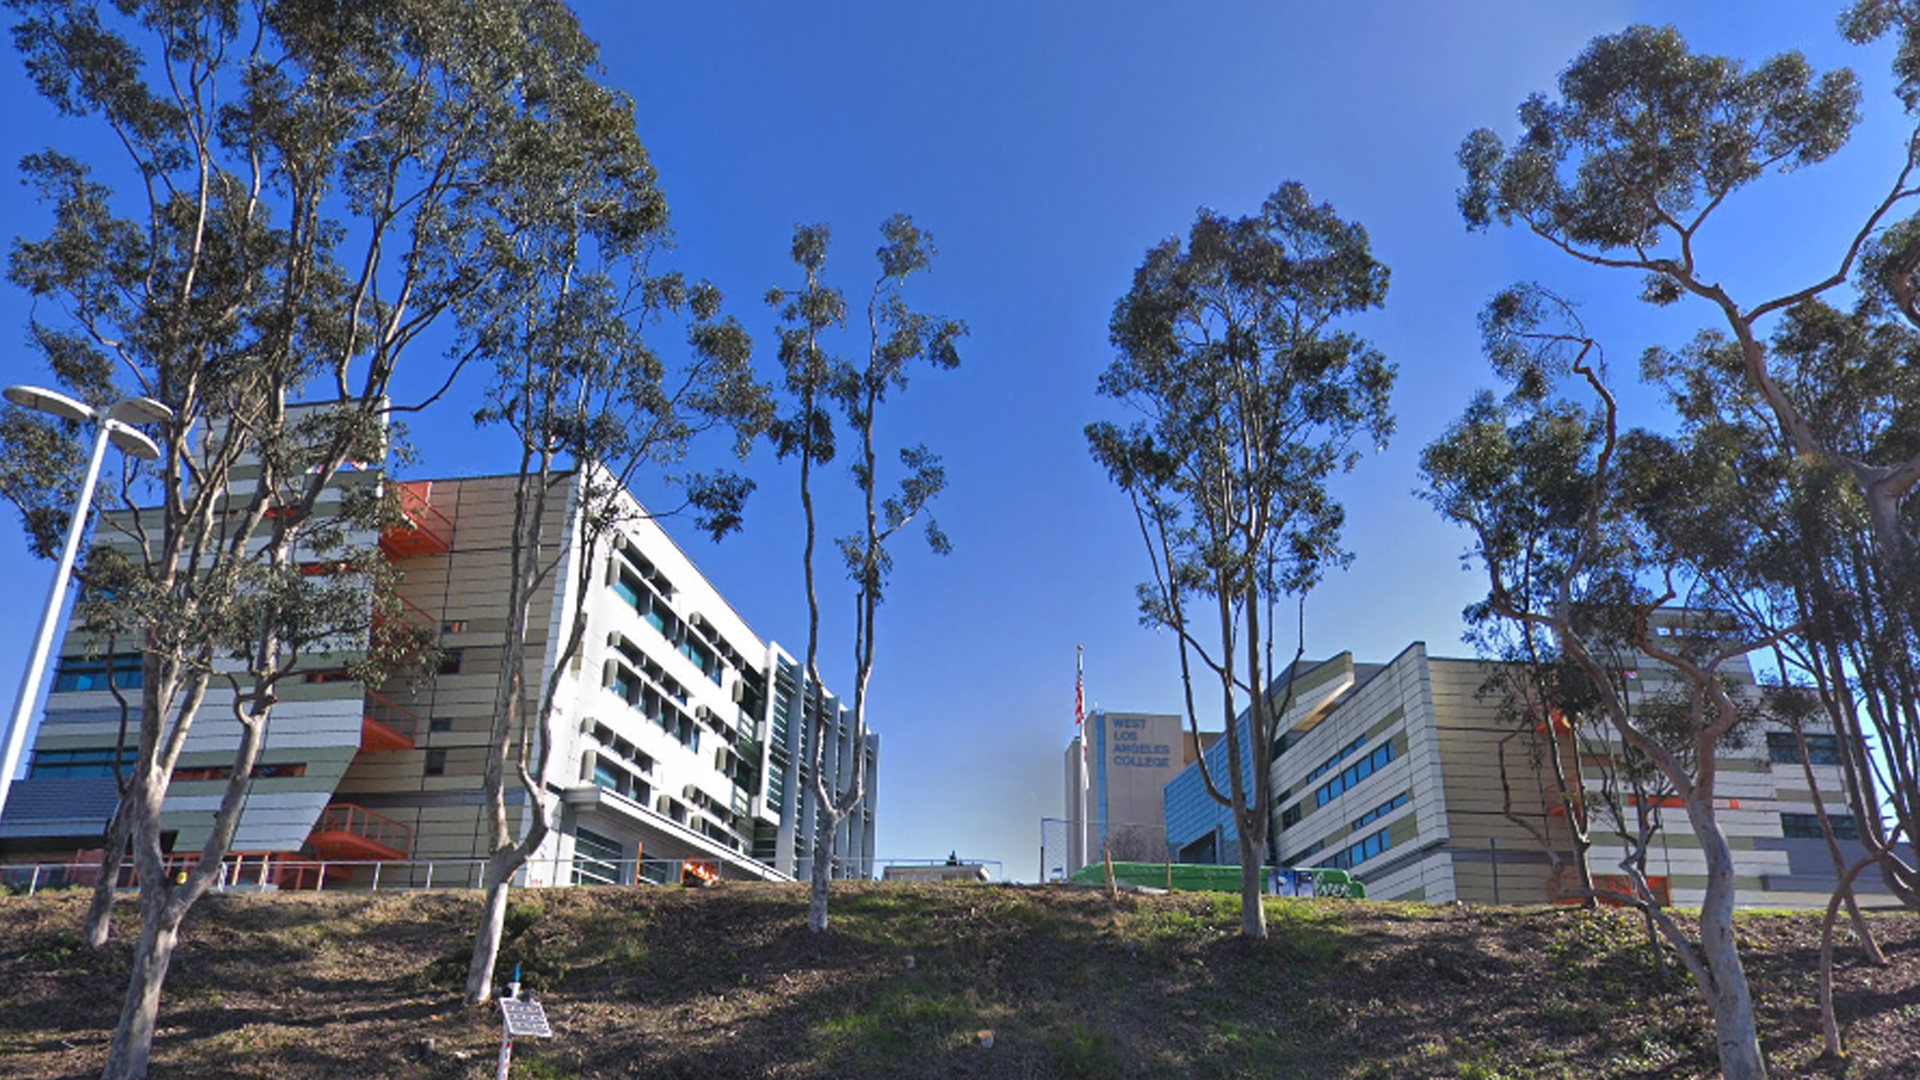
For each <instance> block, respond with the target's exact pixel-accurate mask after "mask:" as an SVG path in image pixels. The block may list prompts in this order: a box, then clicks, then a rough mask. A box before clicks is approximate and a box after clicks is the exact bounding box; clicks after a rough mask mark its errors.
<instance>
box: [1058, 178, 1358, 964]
mask: <svg viewBox="0 0 1920 1080" xmlns="http://www.w3.org/2000/svg"><path fill="white" fill-rule="evenodd" d="M1387 277H1388V275H1387V268H1386V267H1385V266H1384V265H1382V264H1381V263H1379V262H1378V261H1376V260H1375V259H1374V258H1373V254H1372V252H1371V250H1370V249H1369V247H1368V244H1367V234H1366V230H1365V229H1363V228H1361V227H1360V226H1359V225H1358V224H1356V223H1353V222H1350V221H1346V220H1344V219H1342V218H1340V217H1339V216H1338V215H1337V214H1335V212H1334V210H1333V207H1332V206H1330V205H1328V204H1326V203H1318V204H1316V203H1314V202H1312V201H1311V200H1310V199H1309V197H1308V195H1307V192H1306V189H1305V188H1303V187H1302V186H1300V185H1299V184H1297V183H1288V184H1283V185H1282V186H1281V187H1280V188H1279V189H1278V190H1276V191H1275V192H1274V193H1273V194H1272V195H1271V196H1269V197H1268V198H1267V200H1266V202H1265V204H1263V205H1262V207H1261V210H1260V213H1259V214H1258V215H1255V216H1252V217H1244V218H1227V217H1224V216H1222V215H1220V214H1217V213H1215V212H1213V211H1210V210H1202V211H1201V212H1200V214H1199V217H1198V218H1197V219H1196V220H1195V222H1194V224H1193V227H1192V229H1191V230H1190V231H1189V233H1188V236H1187V238H1186V241H1185V243H1182V242H1181V240H1180V239H1178V238H1172V239H1168V240H1166V241H1164V242H1162V243H1160V244H1158V245H1156V246H1155V247H1153V248H1152V249H1151V250H1149V251H1148V252H1147V255H1146V259H1145V261H1143V262H1142V263H1141V265H1140V267H1139V269H1137V270H1136V271H1134V276H1133V286H1132V288H1131V289H1129V290H1128V292H1127V294H1126V295H1125V296H1123V297H1121V299H1120V300H1119V302H1118V303H1116V304H1115V305H1114V312H1113V319H1112V323H1111V327H1110V329H1111V335H1112V341H1113V345H1114V349H1115V350H1116V352H1117V353H1118V354H1119V355H1118V356H1117V357H1116V358H1115V359H1114V361H1113V363H1112V364H1111V365H1110V366H1109V367H1108V368H1107V370H1106V372H1105V373H1104V374H1102V375H1101V377H1100V392H1101V393H1102V394H1103V395H1105V396H1107V397H1110V398H1113V399H1115V400H1116V401H1119V402H1121V403H1122V404H1123V405H1125V406H1126V407H1128V408H1129V409H1131V410H1134V411H1135V412H1137V413H1139V414H1140V416H1141V418H1140V419H1137V420H1135V421H1134V422H1133V423H1131V424H1130V425H1128V426H1126V427H1121V426H1120V425H1118V424H1114V423H1111V422H1106V421H1102V422H1099V423H1094V424H1089V425H1088V426H1087V429H1086V434H1087V441H1088V445H1089V447H1090V449H1091V450H1092V452H1093V456H1094V458H1095V459H1096V460H1098V461H1099V462H1100V464H1101V465H1102V466H1104V467H1105V468H1106V470H1107V474H1108V476H1109V477H1111V478H1112V480H1113V482H1114V483H1115V484H1117V485H1118V486H1119V487H1120V488H1121V489H1122V490H1123V491H1125V492H1126V493H1127V495H1128V496H1129V498H1130V499H1131V500H1132V502H1133V508H1134V513H1135V515H1136V516H1137V518H1138V520H1139V525H1140V531H1141V536H1142V538H1143V539H1144V541H1145V543H1146V545H1147V555H1148V562H1149V563H1150V565H1151V567H1152V577H1151V579H1150V580H1149V581H1147V582H1146V583H1145V584H1143V585H1141V586H1140V587H1139V590H1138V591H1139V597H1140V612H1141V621H1142V623H1144V624H1145V625H1147V626H1150V627H1156V628H1163V629H1166V630H1169V631H1171V632H1172V634H1173V636H1174V638H1175V641H1176V644H1177V646H1178V650H1179V655H1180V665H1181V677H1182V681H1183V685H1184V688H1185V696H1186V711H1187V716H1188V720H1189V722H1190V724H1191V725H1192V727H1193V730H1194V731H1195V732H1196V734H1197V732H1198V731H1199V725H1200V710H1199V708H1198V706H1197V703H1196V699H1195V694H1196V689H1195V685H1194V683H1195V672H1194V668H1195V666H1196V665H1198V667H1199V669H1200V676H1201V678H1202V679H1210V680H1211V681H1212V687H1211V689H1214V690H1217V692H1218V695H1219V709H1220V714H1219V715H1220V717H1221V720H1222V722H1223V724H1224V725H1225V731H1226V734H1225V742H1226V745H1227V765H1228V773H1229V775H1228V776H1227V777H1226V778H1225V780H1224V783H1223V782H1222V780H1221V778H1218V777H1215V776H1214V775H1213V771H1212V770H1211V769H1210V768H1208V767H1207V766H1206V764H1205V762H1204V759H1203V761H1202V776H1203V777H1204V780H1205V783H1206V787H1207V791H1208V794H1209V795H1211V796H1212V797H1213V798H1214V799H1215V800H1216V801H1218V802H1219V803H1220V804H1221V805H1223V806H1226V807H1229V808H1230V809H1231V810H1232V812H1233V817H1234V827H1235V829H1236V830H1237V832H1238V833H1239V839H1240V862H1241V871H1242V872H1241V884H1242V907H1241V910H1242V930H1243V932H1244V933H1246V934H1247V935H1248V936H1250V937H1264V936H1265V934H1266V924H1265V918H1264V915H1263V913H1262V910H1261V907H1260V901H1259V891H1260V867H1261V866H1262V864H1263V862H1264V860H1265V859H1266V857H1267V852H1268V837H1269V830H1270V824H1271V822H1270V818H1271V812H1272V809H1273V807H1272V802H1273V799H1272V792H1271V790H1270V780H1269V778H1268V771H1267V765H1268V763H1269V762H1271V761H1272V760H1273V757H1274V753H1275V751H1274V747H1275V746H1276V745H1277V740H1278V737H1279V732H1278V730H1277V726H1278V724H1279V722H1280V719H1281V717H1283V716H1284V715H1285V713H1286V711H1287V708H1288V702H1287V701H1281V702H1274V701H1272V700H1270V695H1269V694H1268V682H1269V680H1270V679H1271V678H1272V677H1273V676H1274V675H1276V674H1277V673H1278V669H1277V668H1276V667H1275V665H1274V661H1273V641H1274V638H1275V637H1276V636H1277V635H1278V627H1277V626H1276V625H1275V618H1274V610H1275V606H1276V604H1277V603H1278V602H1279V601H1280V600H1282V599H1285V598H1289V597H1292V598H1298V599H1299V600H1300V601H1301V604H1302V612H1303V614H1302V619H1303V620H1304V600H1305V596H1306V594H1307V592H1308V591H1310V590H1311V589H1312V587H1313V586H1314V584H1315V583H1316V582H1318V581H1319V580H1320V578H1321V576H1322V575H1323V574H1324V573H1325V572H1326V570H1327V569H1328V568H1329V567H1340V566H1344V565H1345V564H1346V562H1347V560H1348V556H1347V554H1346V553H1345V552H1344V551H1342V549H1341V548H1340V542H1339V541H1340V528H1341V524H1342V522H1343V520H1344V517H1345V514H1344V510H1343V508H1342V507H1341V505H1340V504H1339V502H1338V501H1336V500H1335V499H1333V497H1332V496H1331V495H1330V494H1329V493H1328V491H1327V482H1328V481H1329V480H1330V479H1331V478H1332V477H1334V476H1335V475H1337V474H1339V473H1342V472H1345V471H1347V470H1349V469H1351V468H1353V466H1354V465H1355V464H1356V463H1357V462H1358V460H1359V457H1360V454H1359V451H1358V450H1356V449H1354V447H1353V444H1354V442H1355V440H1356V439H1359V438H1362V437H1365V438H1368V439H1371V440H1372V441H1373V442H1374V443H1375V444H1376V445H1378V444H1381V443H1384V441H1385V440H1386V438H1387V437H1388V435H1389V434H1391V432H1392V430H1393V418H1392V415H1391V413H1390V411H1389V407H1388V394H1389V391H1390V390H1391V389H1392V387H1393V379H1394V368H1393V366H1392V365H1391V364H1389V363H1388V362H1387V361H1386V359H1385V358H1384V357H1383V356H1382V355H1381V354H1380V353H1379V351H1378V350H1376V349H1374V348H1373V347H1372V346H1371V345H1369V344H1368V343H1367V342H1366V341H1365V340H1363V339H1361V338H1359V337H1357V336H1355V335H1354V334H1352V333H1350V332H1348V331H1346V330H1344V329H1341V328H1340V326H1341V324H1342V323H1343V321H1344V320H1345V319H1346V318H1348V317H1350V316H1353V315H1356V314H1359V313H1362V312H1365V311H1367V310H1369V309H1372V308H1376V307H1379V306H1380V305H1381V303H1382V302H1383V301H1384V299H1385V297H1386V290H1387ZM1300 648H1301V649H1304V648H1305V644H1304V641H1302V642H1301V643H1300ZM1299 656H1300V653H1299V652H1296V654H1295V659H1296V660H1298V658H1299ZM1203 689H1205V688H1203ZM1289 700H1290V699H1289ZM1243 711H1244V714H1245V715H1244V716H1243V715H1242V714H1243ZM1242 724H1245V725H1247V730H1246V732H1245V734H1244V735H1243V734H1242V731H1241V725H1242ZM1249 753H1250V754H1251V760H1250V761H1248V760H1244V755H1246V754H1249Z"/></svg>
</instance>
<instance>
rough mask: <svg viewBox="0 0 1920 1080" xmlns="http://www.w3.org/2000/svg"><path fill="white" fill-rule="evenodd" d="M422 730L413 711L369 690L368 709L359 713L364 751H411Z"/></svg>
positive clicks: (361, 747) (418, 719) (361, 742)
mask: <svg viewBox="0 0 1920 1080" xmlns="http://www.w3.org/2000/svg"><path fill="white" fill-rule="evenodd" d="M419 731H420V718H419V717H418V716H415V715H414V714H413V712H412V710H410V709H408V708H406V707H405V706H402V705H396V704H394V703H393V702H392V701H391V700H389V699H388V698H386V697H385V696H383V695H381V694H376V693H374V692H373V691H372V690H369V691H367V700H366V708H365V709H364V710H363V711H362V712H361V714H360V749H361V750H364V751H367V752H369V753H375V752H379V751H382V750H411V749H413V746H414V742H413V740H414V736H415V735H416V734H418V733H419Z"/></svg>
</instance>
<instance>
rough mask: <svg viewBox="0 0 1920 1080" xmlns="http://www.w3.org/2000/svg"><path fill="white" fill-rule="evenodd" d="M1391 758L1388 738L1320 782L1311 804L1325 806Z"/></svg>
mask: <svg viewBox="0 0 1920 1080" xmlns="http://www.w3.org/2000/svg"><path fill="white" fill-rule="evenodd" d="M1392 760H1393V740H1392V739H1388V740H1387V741H1386V742H1383V743H1381V744H1380V745H1379V746H1378V747H1376V748H1375V749H1374V751H1373V753H1371V754H1368V755H1367V756H1366V757H1363V758H1361V759H1360V760H1359V761H1356V762H1354V763H1353V764H1351V765H1349V766H1347V767H1346V768H1344V769H1342V770H1340V773H1339V775H1337V776H1335V777H1334V778H1333V779H1331V780H1329V781H1327V782H1326V783H1324V784H1321V785H1320V786H1319V788H1317V789H1316V790H1315V791H1314V793H1313V804H1314V805H1315V806H1325V805H1327V804H1328V803H1330V802H1332V801H1333V800H1335V799H1337V798H1339V797H1340V795H1341V793H1342V792H1344V791H1346V790H1347V789H1348V788H1350V787H1352V786H1353V785H1355V784H1357V783H1359V782H1360V781H1362V780H1365V779H1366V778H1367V777H1369V776H1372V775H1373V774H1374V773H1376V772H1378V771H1379V770H1381V769H1384V768H1386V767H1387V763H1388V762H1390V761H1392Z"/></svg>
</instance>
